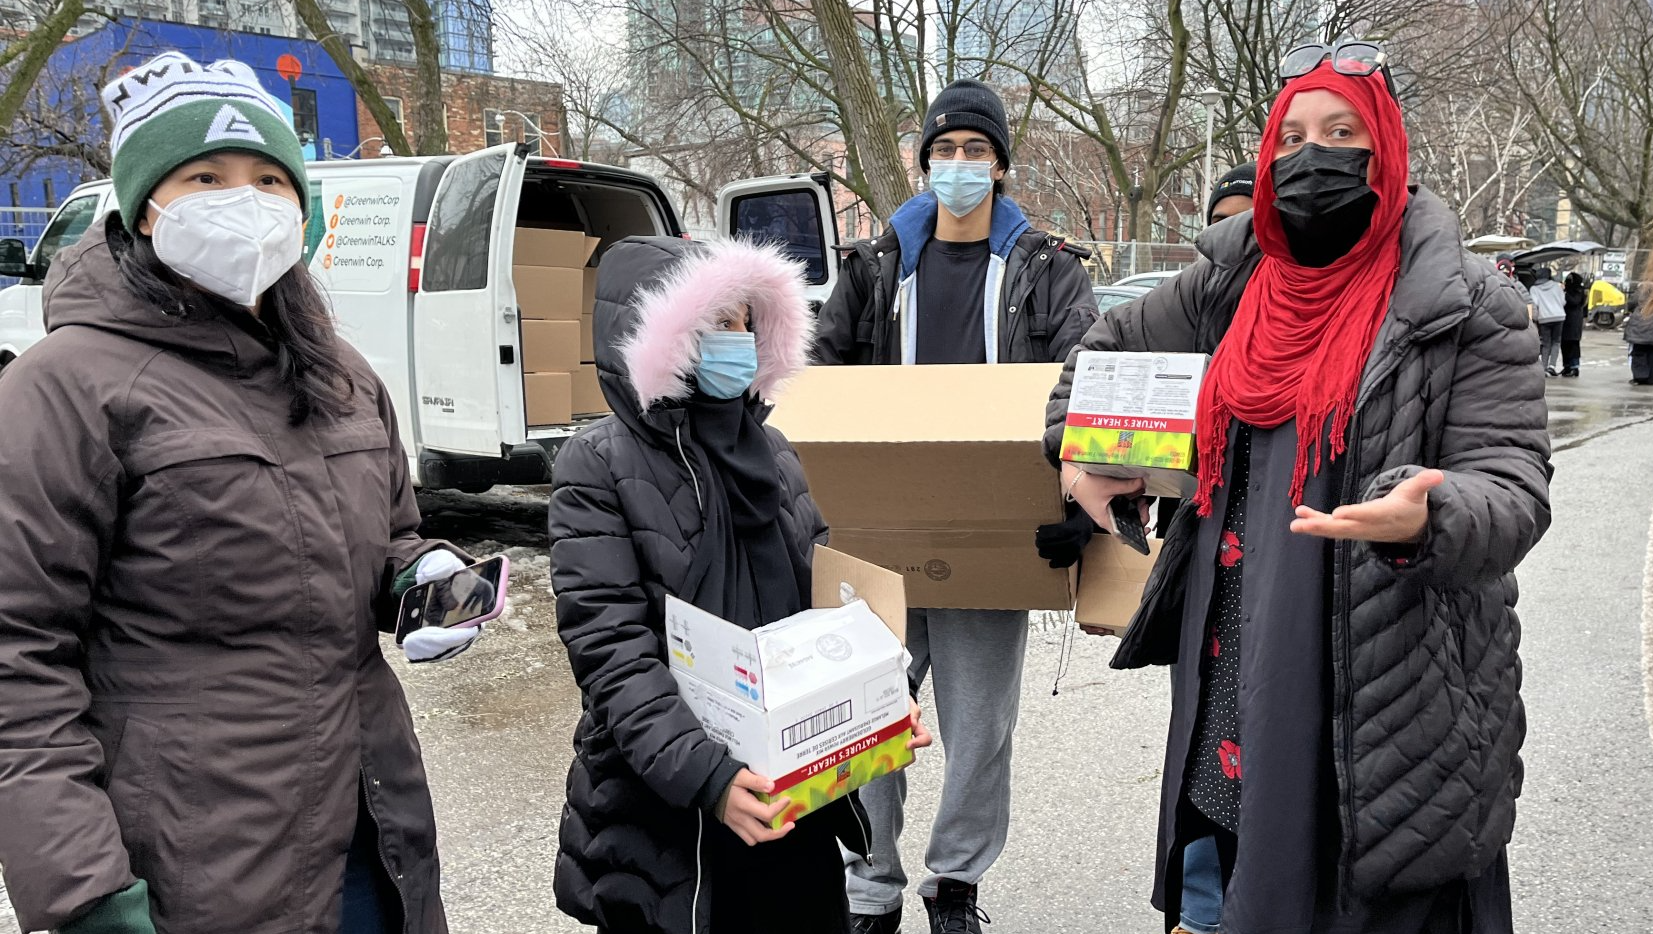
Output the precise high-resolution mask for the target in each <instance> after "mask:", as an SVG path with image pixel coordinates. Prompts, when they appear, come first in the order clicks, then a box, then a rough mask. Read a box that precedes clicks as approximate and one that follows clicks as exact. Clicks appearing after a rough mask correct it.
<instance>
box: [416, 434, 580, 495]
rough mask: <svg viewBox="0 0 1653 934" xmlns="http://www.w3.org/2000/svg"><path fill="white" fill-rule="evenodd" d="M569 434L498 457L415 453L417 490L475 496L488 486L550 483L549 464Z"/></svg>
mask: <svg viewBox="0 0 1653 934" xmlns="http://www.w3.org/2000/svg"><path fill="white" fill-rule="evenodd" d="M572 436H573V435H572V433H570V434H569V435H567V436H558V437H550V438H538V439H535V440H533V441H529V442H528V443H527V444H519V445H516V446H515V447H512V448H511V450H510V451H508V452H507V453H506V454H505V455H504V456H502V457H478V456H476V455H474V454H448V453H444V452H442V451H431V450H423V451H420V452H419V481H420V486H421V487H423V488H424V489H427V490H461V491H469V492H476V491H481V490H485V489H487V488H488V487H491V486H497V485H500V484H506V485H511V486H531V485H534V484H540V483H550V482H551V464H552V462H553V461H555V460H556V457H557V451H559V450H561V448H562V446H563V443H564V442H566V441H567V440H568V439H569V438H570V437H572Z"/></svg>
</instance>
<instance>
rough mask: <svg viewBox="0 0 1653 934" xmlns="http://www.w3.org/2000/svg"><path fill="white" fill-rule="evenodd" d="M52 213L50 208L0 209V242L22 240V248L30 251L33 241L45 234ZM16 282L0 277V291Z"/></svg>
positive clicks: (32, 247)
mask: <svg viewBox="0 0 1653 934" xmlns="http://www.w3.org/2000/svg"><path fill="white" fill-rule="evenodd" d="M52 211H53V209H52V208H8V207H0V240H4V239H18V240H22V241H23V246H24V247H25V248H27V249H29V250H31V251H32V250H33V249H34V244H35V241H37V240H39V239H40V235H41V234H42V233H45V231H46V224H47V223H48V222H50V221H51V219H52ZM17 281H18V280H16V279H12V278H8V277H6V276H0V289H3V288H5V287H6V286H8V285H15V284H17Z"/></svg>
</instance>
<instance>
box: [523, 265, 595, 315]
mask: <svg viewBox="0 0 1653 934" xmlns="http://www.w3.org/2000/svg"><path fill="white" fill-rule="evenodd" d="M511 281H512V282H513V283H514V284H515V285H516V290H517V307H518V308H520V309H522V316H523V317H524V318H532V319H535V320H538V321H578V320H580V318H581V316H583V315H586V314H590V312H591V305H589V304H587V303H586V301H585V298H584V294H585V293H584V288H585V286H584V282H585V273H584V271H583V270H579V269H563V268H560V267H557V266H521V265H518V266H513V267H511Z"/></svg>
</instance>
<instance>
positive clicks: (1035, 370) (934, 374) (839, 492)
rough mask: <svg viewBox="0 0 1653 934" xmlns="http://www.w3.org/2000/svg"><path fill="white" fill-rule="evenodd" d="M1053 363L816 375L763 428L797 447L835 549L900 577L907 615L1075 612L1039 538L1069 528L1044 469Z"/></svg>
mask: <svg viewBox="0 0 1653 934" xmlns="http://www.w3.org/2000/svg"><path fill="white" fill-rule="evenodd" d="M1061 370H1062V368H1061V366H1060V365H1059V364H999V365H993V366H986V365H977V366H866V367H810V368H809V369H808V370H806V371H805V372H804V373H803V374H802V375H800V376H799V377H798V378H797V379H796V380H794V381H793V383H792V384H791V386H790V387H788V388H787V389H786V390H785V392H784V393H783V394H782V395H781V397H780V398H779V399H778V400H777V405H776V408H775V411H774V414H773V415H771V416H770V424H772V425H774V426H775V427H776V428H779V429H780V430H781V431H782V432H784V433H785V434H786V436H787V437H788V438H789V439H790V440H791V441H792V443H793V444H794V445H795V446H796V447H797V449H798V454H799V456H800V457H801V458H802V459H803V464H804V470H805V472H806V473H807V474H808V476H809V487H810V492H811V493H812V494H814V497H815V501H816V503H817V504H818V505H819V506H820V507H821V512H822V514H823V515H825V517H826V520H827V524H828V525H830V526H831V527H832V544H833V547H835V548H838V549H840V550H843V551H846V552H848V553H850V554H852V555H855V556H856V557H858V558H861V559H862V560H865V561H870V562H872V563H874V564H879V565H882V566H884V567H886V568H890V569H892V570H896V571H899V572H901V574H902V575H903V576H904V577H905V578H906V582H907V599H908V600H909V601H910V602H911V603H912V605H913V606H922V607H963V608H986V609H1011V610H1067V609H1071V608H1072V607H1073V592H1072V589H1071V587H1070V584H1069V575H1068V572H1066V571H1062V570H1053V569H1052V568H1051V567H1050V565H1049V563H1048V562H1046V561H1045V560H1044V559H1042V558H1040V557H1039V554H1038V552H1037V551H1036V550H1035V548H1034V544H1033V531H1034V529H1036V528H1037V527H1038V526H1040V525H1043V524H1045V523H1047V522H1056V521H1059V520H1061V519H1062V518H1063V509H1062V495H1061V484H1060V479H1059V476H1058V474H1057V472H1056V470H1055V468H1053V467H1051V465H1050V463H1049V462H1048V461H1046V460H1045V456H1044V449H1043V444H1042V441H1041V439H1042V437H1043V434H1044V427H1045V416H1044V413H1045V404H1046V402H1047V401H1048V400H1049V397H1050V390H1051V388H1052V387H1053V386H1055V385H1056V381H1057V379H1058V378H1059V377H1060V375H1061Z"/></svg>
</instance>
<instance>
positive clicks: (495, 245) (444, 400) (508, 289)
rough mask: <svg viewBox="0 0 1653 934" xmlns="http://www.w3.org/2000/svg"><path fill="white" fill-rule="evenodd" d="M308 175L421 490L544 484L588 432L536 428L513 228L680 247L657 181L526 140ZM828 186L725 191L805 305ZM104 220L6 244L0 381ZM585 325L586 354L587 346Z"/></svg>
mask: <svg viewBox="0 0 1653 934" xmlns="http://www.w3.org/2000/svg"><path fill="white" fill-rule="evenodd" d="M306 168H307V170H308V172H309V175H310V185H311V207H310V214H311V218H310V227H309V229H308V230H307V245H306V251H305V254H304V255H305V260H306V261H307V262H308V263H309V265H310V269H311V272H312V273H313V274H315V276H316V279H317V282H318V284H319V285H320V286H321V287H322V289H323V290H324V291H326V292H327V293H328V296H329V298H330V299H331V303H332V305H333V308H334V309H335V311H336V312H337V314H338V327H339V332H340V334H341V335H342V336H343V337H344V339H345V340H347V341H349V342H350V343H351V344H352V345H354V346H355V347H356V348H357V349H358V350H360V351H361V352H362V355H363V356H364V357H366V358H367V361H368V363H369V364H371V365H372V366H373V368H374V370H375V371H376V372H377V373H378V375H379V377H380V378H381V379H382V380H384V382H385V385H386V386H387V387H388V388H389V389H390V392H391V394H392V398H393V400H394V403H395V407H396V415H397V418H398V421H399V422H400V427H401V434H402V444H403V446H404V447H405V448H406V450H407V452H408V459H409V461H410V462H411V468H412V474H413V477H414V478H415V482H416V483H418V484H419V485H421V486H424V487H427V488H435V489H444V488H452V489H459V490H465V491H479V490H483V489H486V488H488V487H490V486H492V485H494V484H496V483H516V484H521V483H545V482H548V481H549V480H550V477H551V463H552V460H553V458H554V456H555V454H556V452H557V450H558V449H559V448H560V447H561V446H562V444H563V442H564V441H566V440H567V439H568V438H570V437H572V436H573V435H574V434H575V433H576V432H577V431H579V429H580V428H581V427H583V425H584V424H585V423H586V422H588V421H589V419H574V418H567V416H560V417H559V418H558V419H557V420H558V421H561V419H563V418H567V420H566V422H562V423H559V424H541V423H540V421H541V419H538V418H535V417H532V416H530V415H529V411H530V408H531V406H530V405H529V403H528V394H529V393H530V391H531V386H532V385H533V384H531V383H530V382H529V381H528V379H527V375H528V373H529V369H528V368H527V367H526V366H525V365H524V363H525V361H524V356H523V350H524V341H523V323H522V319H523V317H524V315H523V310H524V309H523V305H524V303H522V302H519V300H518V293H517V283H516V279H517V278H518V275H517V273H516V271H515V268H514V266H513V258H514V257H515V255H516V252H517V251H518V249H520V247H519V245H518V244H517V242H516V241H517V238H516V234H517V231H518V229H519V228H526V229H532V228H539V229H547V228H549V229H553V230H564V231H581V232H583V233H585V234H586V235H587V236H588V237H593V238H596V239H597V240H598V241H599V242H598V243H597V245H596V247H595V252H593V253H592V254H591V259H590V260H589V262H587V263H586V265H587V266H597V265H599V264H600V263H601V262H602V258H603V256H604V254H605V252H606V251H607V250H608V248H609V247H610V246H611V245H613V244H614V243H616V242H617V241H619V240H622V239H624V238H625V237H628V236H632V235H634V234H636V235H648V236H681V235H682V234H683V224H682V221H681V219H680V218H679V216H678V213H677V211H676V209H675V208H673V206H672V203H671V200H670V199H669V198H668V197H667V196H666V192H665V190H664V189H662V188H661V186H660V183H659V182H658V181H656V180H655V179H654V178H652V177H650V176H648V175H644V174H641V173H638V172H634V171H631V170H629V169H621V168H615V167H612V166H604V165H594V164H590V163H582V162H575V161H572V160H568V159H552V158H541V157H538V156H530V155H529V153H528V148H527V147H526V146H522V145H520V144H507V145H504V146H495V147H493V148H490V149H484V150H480V151H478V152H473V153H469V154H466V155H462V156H419V157H410V158H388V159H368V160H340V161H330V162H313V163H310V164H308V165H307V166H306ZM828 185H829V177H828V176H826V175H824V174H819V173H817V174H801V175H789V176H776V177H772V178H763V179H748V180H745V181H739V182H735V183H732V184H731V185H729V186H728V187H726V188H725V189H724V190H723V191H722V192H721V193H720V196H719V200H718V230H719V232H720V233H721V234H724V235H732V234H742V235H745V236H753V237H756V238H758V239H764V240H775V239H785V241H786V242H785V243H784V246H785V247H786V248H787V250H788V251H789V253H790V254H791V255H793V256H795V257H797V258H798V259H799V260H801V261H802V262H803V263H804V266H805V268H806V278H807V279H808V280H809V288H808V289H807V290H806V292H807V293H808V295H809V297H810V298H812V299H814V300H816V301H822V300H824V299H825V298H826V296H827V295H830V294H831V291H832V287H833V284H834V282H835V281H836V279H837V271H838V263H837V261H836V260H837V257H836V255H835V251H834V249H833V247H834V245H835V244H836V243H837V239H838V237H837V230H836V226H835V224H834V212H833V207H832V195H831V192H830V189H829V188H828ZM115 207H116V205H115V192H114V186H113V185H112V184H111V183H110V182H109V181H108V180H102V181H96V182H89V183H87V184H85V185H81V186H79V187H78V188H76V189H75V190H74V191H73V192H72V193H71V194H70V195H69V197H68V199H67V200H65V201H64V203H63V206H62V207H61V208H59V209H58V211H57V213H56V215H55V216H54V217H53V219H52V220H51V222H50V223H49V225H48V226H47V228H46V231H45V233H44V234H43V235H42V236H41V238H40V241H39V242H38V243H36V244H35V247H34V249H33V251H27V250H25V248H24V246H23V243H22V241H19V240H0V275H4V276H16V277H18V278H21V279H23V280H24V281H23V282H22V283H21V284H19V285H14V286H11V287H9V288H6V289H4V290H0V370H3V369H4V367H5V366H6V364H8V363H10V362H11V361H12V360H14V359H16V358H17V356H18V355H20V354H23V353H26V352H27V351H28V349H29V347H31V346H33V345H34V343H35V342H36V341H38V340H40V339H41V338H43V337H45V336H46V331H45V327H44V324H43V322H42V319H41V291H42V289H41V286H42V283H43V282H44V280H45V278H46V272H47V269H48V268H49V267H50V265H51V262H52V259H53V257H54V256H55V255H56V254H57V252H58V251H59V250H61V249H62V248H64V247H65V246H67V245H69V244H72V243H74V242H75V241H76V240H78V239H80V237H81V235H82V234H84V233H85V232H86V231H87V230H88V229H90V228H91V226H92V224H93V223H94V222H95V221H97V220H98V219H99V218H101V217H103V216H104V215H105V214H107V213H108V212H110V211H112V210H114V209H115ZM783 235H785V236H783ZM522 276H523V278H524V286H525V288H530V289H532V288H534V286H533V285H530V284H528V283H529V281H530V280H529V278H527V276H528V274H527V273H523V274H522ZM543 298H545V296H543V295H538V294H535V295H533V296H532V299H531V300H537V299H543ZM586 300H587V301H589V299H586ZM570 317H574V316H570ZM586 321H587V331H586V336H582V338H580V340H581V342H582V343H584V342H586V341H589V340H590V337H589V333H590V332H589V321H590V318H589V315H586ZM564 349H565V350H566V348H564ZM572 356H574V358H575V359H582V360H585V359H589V356H588V355H587V354H583V353H582V354H577V355H572ZM583 369H584V367H582V371H583ZM579 375H581V376H586V375H590V376H592V377H593V378H594V373H593V374H585V373H583V372H582V373H581V374H579ZM593 381H594V380H593ZM575 411H578V410H575Z"/></svg>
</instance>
